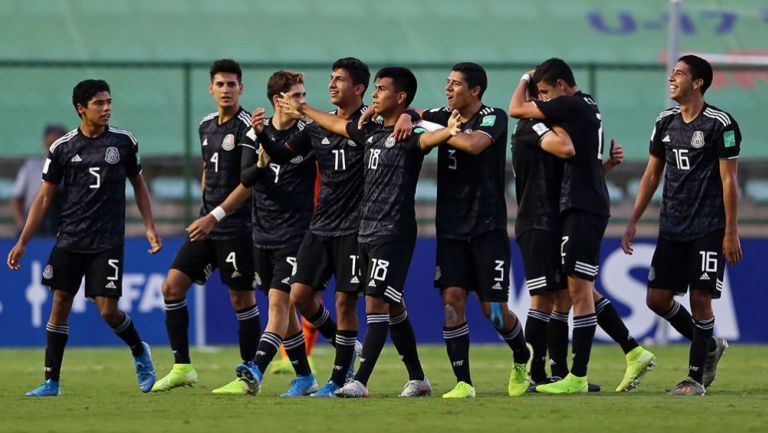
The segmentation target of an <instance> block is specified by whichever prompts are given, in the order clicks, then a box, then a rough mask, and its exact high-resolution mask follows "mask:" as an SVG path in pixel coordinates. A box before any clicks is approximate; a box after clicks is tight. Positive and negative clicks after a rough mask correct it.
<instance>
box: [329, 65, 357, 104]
mask: <svg viewBox="0 0 768 433" xmlns="http://www.w3.org/2000/svg"><path fill="white" fill-rule="evenodd" d="M328 93H329V94H330V96H331V104H333V105H336V106H338V107H340V106H343V105H347V104H349V103H351V102H353V101H354V100H355V99H356V98H357V96H356V95H355V85H354V84H353V83H352V77H351V76H350V75H349V73H348V72H347V71H346V69H342V68H339V69H336V70H334V71H333V72H331V81H329V82H328Z"/></svg>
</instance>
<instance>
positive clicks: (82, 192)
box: [43, 126, 141, 253]
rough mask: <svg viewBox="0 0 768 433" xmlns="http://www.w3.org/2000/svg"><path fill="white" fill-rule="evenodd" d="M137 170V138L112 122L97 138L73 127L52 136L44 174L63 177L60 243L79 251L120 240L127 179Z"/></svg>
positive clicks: (120, 242) (103, 247) (56, 180)
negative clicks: (60, 134)
mask: <svg viewBox="0 0 768 433" xmlns="http://www.w3.org/2000/svg"><path fill="white" fill-rule="evenodd" d="M139 173H141V164H140V163H139V145H138V142H137V141H136V138H134V136H133V135H132V134H131V133H130V132H128V131H125V130H123V129H119V128H114V127H111V126H110V127H109V128H108V129H107V130H106V131H104V133H103V134H101V135H99V136H98V137H94V138H91V137H86V136H85V135H83V134H82V132H81V131H80V130H79V129H75V130H73V131H70V132H69V133H67V134H66V135H64V136H63V137H61V138H59V139H58V140H56V141H55V142H53V144H51V147H50V149H49V151H48V158H47V159H46V160H45V165H44V166H43V180H44V181H46V182H51V183H54V184H56V185H58V184H60V183H61V182H62V181H64V204H63V206H62V210H61V219H60V220H59V233H58V235H56V246H57V247H59V248H62V249H65V250H69V251H72V252H79V253H96V252H101V251H106V250H109V249H111V248H115V247H119V246H122V245H123V243H124V240H125V179H126V178H132V177H134V176H137V175H138V174H139Z"/></svg>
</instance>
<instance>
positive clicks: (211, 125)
mask: <svg viewBox="0 0 768 433" xmlns="http://www.w3.org/2000/svg"><path fill="white" fill-rule="evenodd" d="M250 128H251V115H250V113H248V112H247V111H245V110H243V109H242V108H240V110H239V111H238V112H237V114H235V115H234V116H233V117H232V118H231V119H229V120H228V121H226V122H224V123H222V124H219V113H211V114H209V115H207V116H205V117H204V118H203V120H202V121H200V148H201V150H202V155H203V173H204V175H205V188H204V189H203V204H202V206H201V207H200V216H203V215H207V214H208V213H210V212H211V211H212V210H213V209H214V208H215V207H216V206H218V205H220V204H221V203H222V202H223V201H224V200H225V199H226V198H227V196H229V193H231V192H232V190H234V189H235V188H236V187H237V186H238V185H239V184H240V171H241V169H242V164H243V159H244V158H243V152H244V151H246V152H251V153H252V152H253V150H252V149H254V148H255V145H254V141H253V139H252V137H248V136H247V135H246V133H247V132H248V131H249V129H250ZM246 160H247V158H246ZM250 230H251V206H250V203H249V202H247V203H246V204H243V206H241V207H240V208H238V209H237V210H236V211H234V212H233V213H231V214H230V215H228V216H227V218H226V219H224V220H223V221H221V222H220V223H218V224H216V227H214V228H213V230H212V231H211V233H210V234H209V235H208V237H209V238H211V239H234V238H237V237H240V236H242V235H245V234H247V233H249V232H250Z"/></svg>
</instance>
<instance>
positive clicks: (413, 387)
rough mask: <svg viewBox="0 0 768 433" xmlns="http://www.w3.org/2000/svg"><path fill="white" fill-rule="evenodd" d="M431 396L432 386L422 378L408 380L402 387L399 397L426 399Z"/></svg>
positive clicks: (427, 380) (425, 378)
mask: <svg viewBox="0 0 768 433" xmlns="http://www.w3.org/2000/svg"><path fill="white" fill-rule="evenodd" d="M430 395H432V385H431V384H430V383H429V379H427V377H426V376H424V380H409V381H408V382H406V383H405V386H403V392H401V393H400V397H427V396H430Z"/></svg>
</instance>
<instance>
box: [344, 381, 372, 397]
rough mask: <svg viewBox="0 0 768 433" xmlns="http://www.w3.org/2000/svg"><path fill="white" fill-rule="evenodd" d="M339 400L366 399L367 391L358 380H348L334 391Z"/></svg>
mask: <svg viewBox="0 0 768 433" xmlns="http://www.w3.org/2000/svg"><path fill="white" fill-rule="evenodd" d="M336 397H339V398H365V397H368V389H366V387H365V385H363V383H362V382H360V381H359V380H350V381H349V382H347V383H345V384H344V386H342V387H341V388H339V389H338V390H336Z"/></svg>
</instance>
